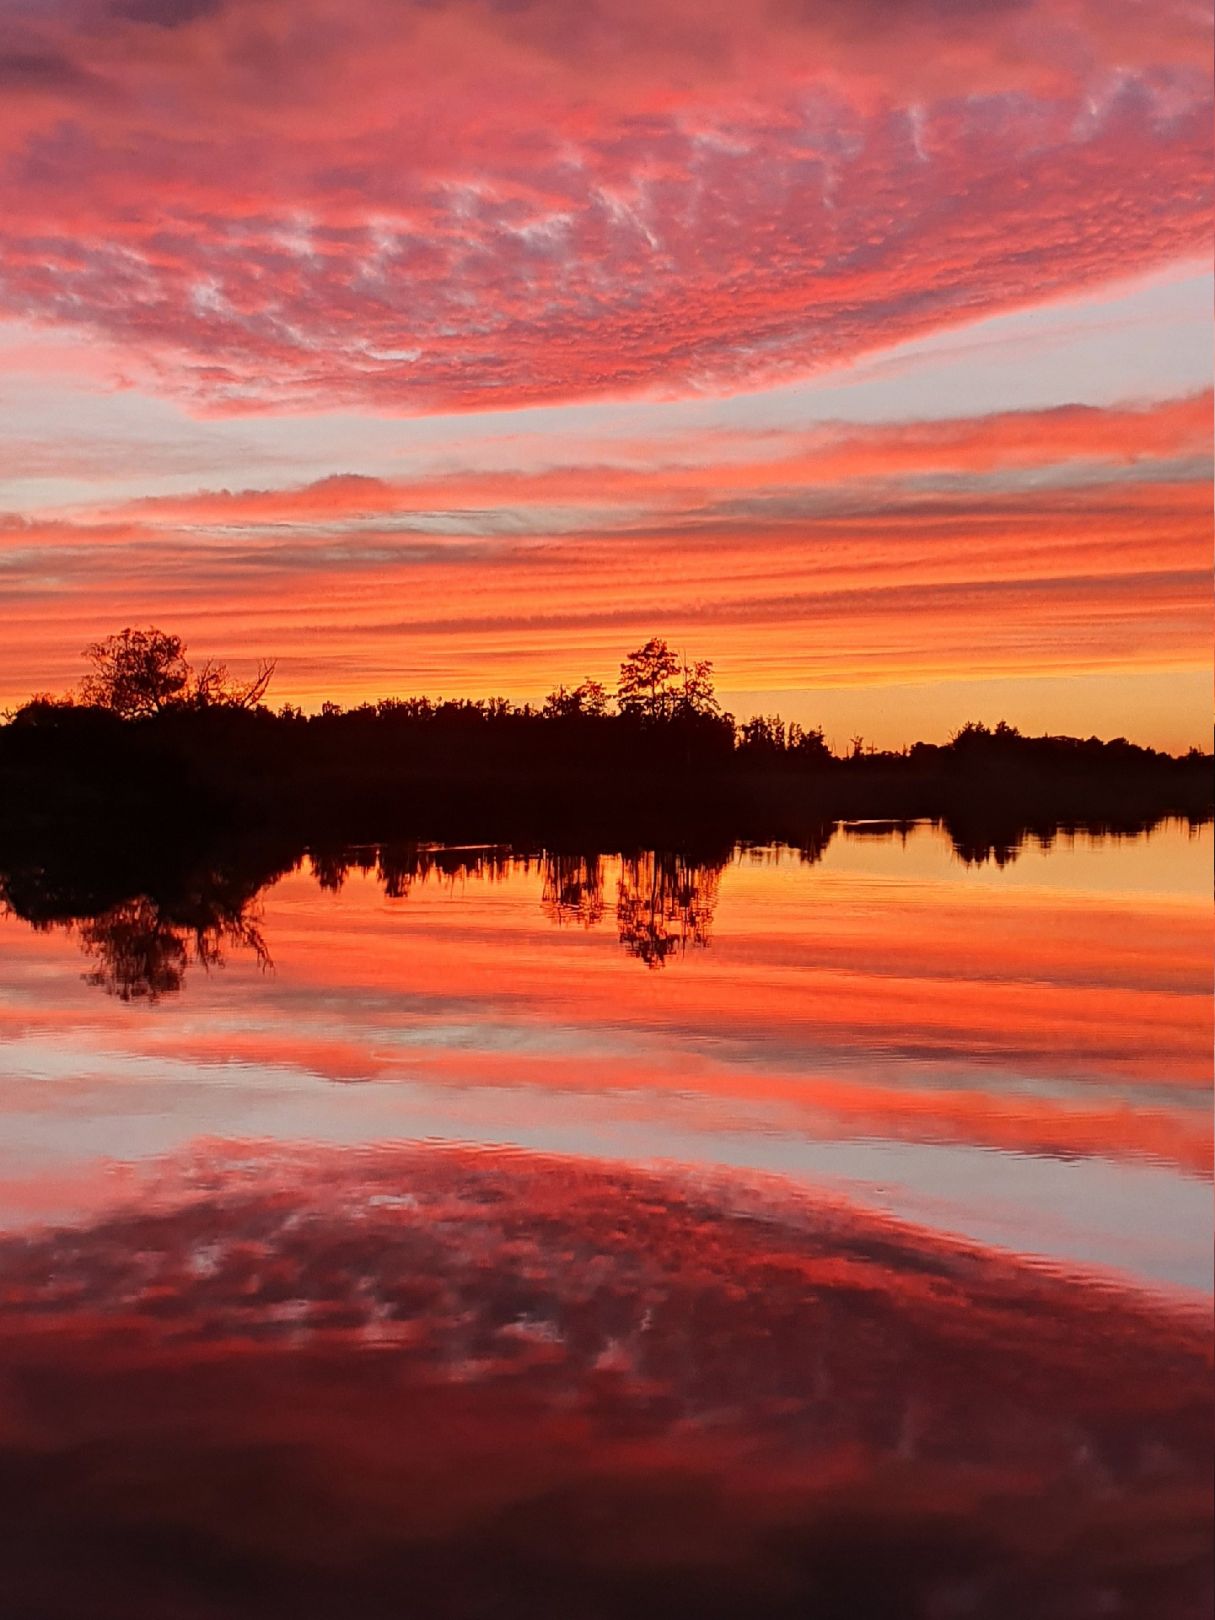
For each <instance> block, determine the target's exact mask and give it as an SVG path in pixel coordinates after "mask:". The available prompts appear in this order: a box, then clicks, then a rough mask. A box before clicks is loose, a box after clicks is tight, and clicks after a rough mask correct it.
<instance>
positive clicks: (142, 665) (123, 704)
mask: <svg viewBox="0 0 1215 1620" xmlns="http://www.w3.org/2000/svg"><path fill="white" fill-rule="evenodd" d="M185 652H186V648H185V643H184V642H183V641H182V639H181V637H180V636H172V635H168V634H167V633H166V632H165V631H163V630H156V629H148V630H132V629H131V628H130V627H128V628H127V629H125V630H120V631H119V632H118V634H117V635H113V636H107V637H106V638H105V640H104V641H94V642H91V643H90V644H89V646H87V647H86V648H85V649H84V656H85V657H86V658H87V659H88V660H89V661H90V662H91V663H92V665H93V673H92V674H91V675H86V676H85V678H84V682H83V684H82V687H81V693H82V696H83V697H84V700H85V702H86V703H91V704H94V705H95V706H96V707H97V708H99V709H110V710H112V712H113V713H114V714H117V715H120V716H121V717H122V719H124V720H134V719H138V718H139V717H141V716H144V715H151V714H160V713H161V711H162V710H163V709H165V708H166V707H167V706H168V705H169V704H170V703H171V702H172V701H173V700H174V699H175V698H179V697H181V695H182V693H183V692H184V691H185V690H186V687H187V685H188V683H189V680H190V666H189V664H187V663H186V657H185Z"/></svg>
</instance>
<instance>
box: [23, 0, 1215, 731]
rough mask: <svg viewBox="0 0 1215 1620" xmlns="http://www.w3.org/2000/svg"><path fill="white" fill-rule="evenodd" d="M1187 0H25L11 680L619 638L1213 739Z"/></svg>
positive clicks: (1208, 412)
mask: <svg viewBox="0 0 1215 1620" xmlns="http://www.w3.org/2000/svg"><path fill="white" fill-rule="evenodd" d="M1211 32H1212V31H1211V17H1210V9H1209V6H1208V5H1207V4H1205V3H1203V0H1154V3H1152V4H1150V5H1149V4H1147V3H1146V0H986V3H983V4H980V3H979V0H751V3H749V4H740V3H739V0H576V3H575V0H8V3H7V4H6V5H5V6H4V8H3V12H2V14H0V614H2V622H3V633H2V634H0V707H3V706H5V705H11V704H15V703H18V702H20V701H22V700H23V699H25V698H26V697H28V696H29V695H30V694H31V693H32V692H34V691H39V690H49V691H60V690H64V689H66V688H67V687H69V686H70V685H71V684H72V683H74V682H75V681H77V680H78V678H79V677H80V675H81V673H82V672H83V665H82V660H81V656H80V653H81V649H82V648H83V646H84V645H85V643H86V642H89V641H92V640H95V639H97V638H98V637H100V636H103V635H105V634H107V633H109V632H110V631H112V630H116V629H119V628H121V627H122V626H123V625H126V624H147V623H154V624H158V625H160V626H162V627H164V628H166V629H169V630H175V631H179V632H181V633H182V634H183V635H184V636H185V637H186V639H187V642H188V643H189V646H190V649H191V651H192V653H194V654H195V655H197V656H199V657H204V656H208V655H210V656H215V657H218V658H221V659H225V660H227V661H228V662H229V663H230V664H231V665H232V667H233V669H234V670H235V671H237V672H242V671H244V670H245V669H247V668H249V667H251V666H252V664H253V663H254V661H255V660H256V659H257V657H258V656H267V657H274V658H277V660H278V666H277V672H276V678H275V683H274V686H273V688H272V693H271V696H272V698H273V700H274V701H276V702H282V701H285V700H290V701H292V702H300V703H302V704H303V705H304V706H305V707H316V706H318V705H319V703H320V702H321V700H322V699H323V698H327V697H329V698H337V699H339V700H341V701H343V702H348V703H349V702H355V701H358V700H360V699H362V698H368V697H370V698H374V697H380V696H387V695H390V694H394V693H408V692H418V691H427V692H430V693H442V694H444V695H449V696H457V695H461V696H462V695H486V694H489V693H501V694H503V695H506V696H508V697H511V698H514V699H516V700H523V699H526V698H531V699H535V698H538V697H542V696H543V694H544V693H545V692H546V691H548V690H549V689H550V688H552V687H553V686H555V685H556V684H557V683H558V682H560V681H563V680H565V681H569V680H578V679H580V678H581V677H582V676H583V675H585V674H591V675H595V676H597V677H599V678H602V679H605V680H607V681H608V682H609V683H610V682H611V681H612V680H613V679H614V676H615V671H616V668H617V665H618V664H619V662H620V659H621V657H622V655H623V654H624V653H626V652H627V651H629V650H630V649H631V648H632V647H634V646H636V645H637V644H638V643H639V642H641V641H644V640H645V639H646V638H647V637H648V636H650V635H652V634H659V635H665V636H667V637H668V638H669V639H671V640H672V641H673V642H674V643H676V644H677V645H679V646H681V647H685V648H686V649H687V650H688V652H689V653H691V654H693V655H696V656H707V657H711V658H712V659H714V660H715V663H716V670H717V679H718V685H719V689H720V692H721V695H722V697H723V698H724V700H725V701H726V703H727V705H728V706H729V707H730V708H731V709H733V710H734V712H736V713H737V714H739V715H740V717H742V716H745V715H747V714H749V713H751V712H753V711H755V710H758V709H763V710H770V709H773V708H778V709H780V710H781V711H783V712H784V713H785V714H786V715H788V716H790V717H795V718H798V719H801V720H803V721H809V722H811V723H815V722H821V723H822V724H823V725H824V726H825V727H826V730H827V734H828V737H829V738H830V739H831V740H833V741H835V742H836V743H837V744H839V745H841V746H842V745H844V744H845V743H846V742H847V739H848V737H849V736H850V735H852V734H853V733H858V732H859V733H862V734H863V735H864V736H865V737H867V738H869V739H872V740H873V741H876V742H877V743H879V744H884V745H888V744H898V743H901V742H903V741H906V740H909V739H910V738H913V737H915V736H924V737H933V738H939V737H944V736H945V735H947V734H948V732H949V731H950V730H951V729H953V728H954V727H956V726H957V725H959V724H961V723H962V722H963V721H964V720H966V719H968V718H983V719H986V720H988V721H994V720H996V719H998V718H1000V717H1002V716H1003V717H1007V718H1008V719H1009V720H1012V721H1014V722H1015V723H1018V724H1020V725H1022V726H1023V727H1025V728H1027V729H1033V730H1050V731H1068V732H1079V733H1083V734H1087V733H1089V732H1093V731H1096V732H1099V733H1101V734H1104V735H1116V734H1124V735H1127V736H1130V737H1132V738H1134V739H1135V740H1137V741H1141V742H1146V743H1152V744H1155V745H1157V746H1163V747H1168V748H1171V749H1177V748H1184V747H1187V746H1189V745H1190V744H1192V743H1199V742H1200V743H1202V744H1203V745H1204V746H1206V743H1207V734H1208V727H1209V709H1210V661H1209V650H1208V649H1209V620H1210V579H1209V573H1210V542H1211V489H1210V477H1211V427H1212V395H1211V387H1210V364H1211V339H1212V328H1211V293H1212V289H1211V276H1210V238H1211V228H1212V203H1211V156H1212V152H1211V133H1210V130H1211V90H1210V53H1211V44H1212V37H1211Z"/></svg>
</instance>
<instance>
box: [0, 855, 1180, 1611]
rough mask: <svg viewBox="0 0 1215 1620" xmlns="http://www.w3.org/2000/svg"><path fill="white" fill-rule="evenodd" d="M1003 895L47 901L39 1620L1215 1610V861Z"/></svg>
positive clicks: (26, 1436) (22, 1142)
mask: <svg viewBox="0 0 1215 1620" xmlns="http://www.w3.org/2000/svg"><path fill="white" fill-rule="evenodd" d="M971 853H972V854H982V853H983V852H982V851H981V850H980V851H972V852H971ZM1000 853H1001V861H997V860H994V859H987V860H971V861H966V860H963V859H961V858H960V857H959V854H958V851H957V850H956V849H955V848H954V847H952V846H951V844H950V843H949V841H948V840H947V839H945V837H944V836H943V835H942V834H941V833H940V832H939V831H937V830H936V829H934V828H931V827H927V826H925V827H916V828H912V829H909V830H908V829H902V830H898V831H892V830H890V829H884V828H881V827H875V826H867V827H852V828H841V829H838V830H837V831H836V832H835V833H834V834H833V835H832V836H830V837H829V838H826V837H820V838H818V839H817V840H816V842H815V843H814V845H812V846H810V847H807V848H806V849H804V850H801V851H797V850H790V849H785V848H781V849H765V850H739V851H734V852H733V853H731V852H724V853H720V854H718V855H717V856H714V857H712V858H701V859H700V860H691V859H688V858H686V857H674V856H663V855H655V854H653V853H642V854H638V855H633V856H629V857H620V856H614V855H607V856H570V855H561V856H531V857H515V856H512V855H510V854H509V853H507V852H502V851H485V850H477V851H468V850H465V851H452V850H448V851H417V850H412V851H406V850H384V851H375V850H368V851H347V852H328V853H327V854H325V855H320V854H318V855H317V856H316V857H315V858H314V859H313V860H312V861H305V862H304V863H303V864H302V865H300V866H299V867H298V868H297V869H295V870H293V871H290V872H288V873H286V874H285V875H283V876H281V877H280V878H278V879H277V880H276V881H275V882H274V883H272V884H271V885H270V886H269V887H268V888H266V889H264V890H263V891H261V892H257V885H256V882H252V883H250V882H249V881H242V880H241V879H240V878H239V876H234V875H233V874H232V873H230V872H228V873H216V872H208V873H199V874H194V875H192V876H190V877H189V879H188V880H183V881H181V882H179V883H178V884H177V885H176V887H175V889H174V891H173V893H172V895H171V896H169V895H167V894H166V893H152V894H130V895H126V896H123V897H121V898H118V899H115V897H114V896H113V895H107V896H106V897H105V901H104V903H101V902H100V901H99V902H98V903H97V904H96V905H94V906H92V907H91V908H86V907H84V906H78V907H77V909H78V911H79V915H77V916H75V918H74V920H72V921H70V922H69V921H66V920H65V914H66V913H68V912H71V911H72V909H73V908H72V905H71V904H70V903H68V902H67V901H65V899H64V895H63V893H62V890H61V889H56V888H55V886H54V885H53V884H52V883H50V881H49V880H48V879H47V878H46V875H45V874H41V875H40V874H37V873H34V874H31V873H29V872H25V873H23V874H21V875H20V876H19V877H18V876H14V875H12V874H10V875H9V876H8V878H7V879H6V880H5V887H6V892H7V893H8V895H9V900H10V905H11V907H12V908H13V909H12V910H10V913H9V915H7V916H6V917H4V918H3V919H2V920H0V1033H2V1035H3V1046H2V1047H0V1215H2V1220H0V1572H2V1574H0V1581H2V1582H3V1586H4V1589H5V1592H6V1594H7V1595H5V1596H0V1612H3V1613H5V1614H10V1613H11V1614H13V1615H15V1616H22V1617H25V1616H29V1617H31V1620H38V1617H43V1616H45V1617H47V1620H51V1617H54V1620H67V1617H72V1620H75V1617H77V1616H81V1617H97V1620H101V1617H105V1620H109V1617H114V1620H119V1617H121V1620H142V1617H145V1616H146V1617H148V1620H178V1617H181V1620H194V1617H198V1620H213V1617H214V1620H219V1617H225V1620H226V1617H232V1620H245V1617H246V1616H247V1617H250V1620H252V1617H254V1616H259V1617H260V1616H268V1617H277V1616H279V1615H282V1616H284V1617H286V1616H291V1617H301V1620H311V1617H316V1620H328V1617H330V1616H333V1617H339V1616H351V1617H352V1620H353V1617H358V1620H377V1617H380V1616H385V1617H387V1616H414V1615H417V1616H432V1615H433V1616H437V1617H445V1616H452V1617H466V1616H467V1617H474V1616H475V1617H480V1616H504V1617H516V1616H518V1617H520V1620H522V1617H525V1616H528V1617H530V1616H562V1617H566V1616H568V1617H570V1620H580V1617H588V1620H589V1617H595V1620H598V1617H600V1616H604V1617H606V1616H626V1615H627V1616H632V1615H643V1616H644V1615H651V1614H652V1615H656V1616H657V1615H663V1616H666V1615H674V1616H684V1615H686V1616H688V1617H692V1616H697V1617H699V1616H707V1617H713V1616H723V1617H724V1616H740V1617H741V1616H765V1615H772V1616H779V1617H783V1616H786V1615H787V1616H799V1617H802V1616H805V1617H810V1616H816V1617H817V1616H827V1617H834V1616H840V1617H843V1616H857V1617H859V1620H865V1617H868V1616H882V1617H890V1620H896V1617H898V1620H902V1617H907V1620H920V1617H923V1620H954V1617H962V1616H980V1617H988V1616H992V1617H1001V1620H1002V1617H1005V1616H1007V1617H1008V1620H1035V1617H1038V1616H1042V1617H1056V1616H1057V1617H1059V1620H1086V1617H1089V1616H1092V1617H1094V1620H1096V1617H1104V1616H1131V1617H1143V1620H1172V1617H1174V1616H1176V1617H1178V1620H1181V1617H1185V1620H1189V1617H1191V1616H1192V1617H1195V1620H1197V1617H1199V1616H1205V1615H1207V1614H1208V1613H1209V1612H1210V1607H1211V1602H1212V1584H1211V1573H1210V1551H1209V1531H1210V1512H1211V1500H1210V1476H1211V1462H1212V1439H1211V1433H1212V1424H1211V1378H1210V1362H1211V1355H1210V1349H1211V1344H1210V1338H1211V1335H1210V1317H1209V1290H1210V1265H1211V1217H1210V1164H1211V1116H1210V1091H1209V1063H1210V1058H1209V1049H1210V1007H1209V940H1208V934H1209V923H1208V901H1207V894H1208V890H1209V873H1210V856H1211V840H1210V829H1209V828H1205V829H1202V830H1200V831H1198V832H1195V831H1193V830H1191V829H1189V828H1183V827H1181V826H1170V827H1166V828H1163V829H1158V830H1157V831H1156V832H1155V833H1154V834H1152V835H1151V836H1150V837H1147V838H1137V839H1123V840H1116V839H1093V838H1087V837H1083V836H1081V837H1077V838H1075V839H1069V838H1059V839H1056V840H1055V841H1054V843H1053V845H1052V846H1051V847H1043V845H1042V844H1040V843H1039V842H1037V841H1031V842H1030V843H1028V844H1027V845H1026V846H1024V847H1022V848H1021V849H1020V850H1019V851H1018V852H1016V855H1015V858H1014V859H1012V860H1009V859H1007V856H1008V854H1009V852H1008V851H1007V850H1004V851H1002V852H1000ZM19 912H24V914H25V915H20V914H18V913H19ZM56 918H58V919H59V920H53V919H56ZM31 919H33V920H32V921H31ZM34 922H38V924H39V926H34Z"/></svg>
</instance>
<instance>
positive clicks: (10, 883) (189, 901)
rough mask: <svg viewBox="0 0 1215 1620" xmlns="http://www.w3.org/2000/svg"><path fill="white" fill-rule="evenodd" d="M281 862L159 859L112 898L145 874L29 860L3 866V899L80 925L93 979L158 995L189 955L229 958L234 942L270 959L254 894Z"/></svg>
mask: <svg viewBox="0 0 1215 1620" xmlns="http://www.w3.org/2000/svg"><path fill="white" fill-rule="evenodd" d="M282 871H283V868H282V866H281V865H279V864H276V863H274V862H273V861H269V860H267V859H265V858H264V857H259V858H246V859H244V860H240V859H237V860H233V861H229V862H227V863H221V862H208V863H203V864H194V863H192V862H182V863H181V864H180V865H178V864H177V863H170V864H169V865H168V867H166V866H165V865H164V864H163V863H162V864H161V865H160V867H159V869H158V870H157V871H156V872H155V873H154V874H151V883H150V886H149V888H148V889H146V890H138V891H136V892H133V893H129V894H123V895H122V898H121V899H117V900H115V899H114V898H113V896H114V894H115V891H116V890H117V891H118V892H119V893H121V892H122V888H123V886H124V883H125V882H126V881H131V882H136V883H137V882H138V881H139V878H140V877H141V876H145V875H146V874H138V875H136V874H132V876H131V877H130V878H129V879H128V878H127V876H126V874H124V873H123V872H122V870H121V868H119V869H118V870H116V871H115V872H113V873H107V872H106V871H105V869H104V867H102V869H101V870H100V871H99V872H98V871H95V870H93V869H89V870H87V872H85V873H84V874H81V873H80V872H79V870H78V868H77V867H76V866H75V865H74V864H71V863H65V864H64V866H63V867H62V868H59V869H56V868H55V867H54V866H50V865H46V864H36V865H35V864H31V865H25V866H16V867H14V868H12V869H10V870H9V871H7V872H2V871H0V904H3V905H4V907H5V908H6V909H9V910H11V911H13V912H15V913H16V914H17V915H18V916H19V917H22V918H23V919H24V920H25V921H27V922H29V923H31V924H32V925H33V927H35V928H37V929H51V928H62V929H64V930H65V931H66V932H68V933H70V934H72V935H74V936H75V938H76V940H77V942H78V943H79V945H80V948H81V950H82V951H83V952H84V953H85V955H86V956H89V957H91V958H93V960H94V962H95V963H96V966H95V967H93V968H92V969H91V970H90V971H89V972H88V973H87V974H86V975H85V980H86V982H87V983H88V984H91V985H96V986H97V987H99V988H100V989H103V990H105V991H106V992H108V993H109V994H110V995H113V996H117V997H118V998H119V999H120V1000H121V1001H148V1002H152V1003H154V1002H157V1001H159V1000H160V999H161V997H162V996H166V995H173V994H176V993H177V992H178V991H179V990H180V989H181V988H182V985H183V983H184V981H185V977H186V971H187V969H188V968H189V967H190V966H191V965H194V966H197V967H201V968H203V969H204V970H210V969H212V968H220V967H223V966H224V963H225V961H226V960H227V954H228V952H230V951H239V952H243V953H246V954H248V955H250V956H252V957H253V958H254V959H255V960H256V961H257V962H258V963H259V964H260V965H261V966H263V967H269V966H270V965H271V958H270V952H269V950H268V948H267V945H266V941H265V939H264V937H263V934H262V927H261V913H260V909H259V906H258V895H259V894H260V893H261V891H262V890H263V889H264V888H265V887H266V885H267V884H268V883H269V882H272V881H273V880H274V879H275V878H276V877H279V876H281V875H282Z"/></svg>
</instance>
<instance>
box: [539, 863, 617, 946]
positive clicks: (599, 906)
mask: <svg viewBox="0 0 1215 1620" xmlns="http://www.w3.org/2000/svg"><path fill="white" fill-rule="evenodd" d="M540 906H541V910H542V911H543V912H544V915H545V916H546V917H547V918H548V920H549V921H550V922H552V923H556V924H557V926H558V927H561V926H562V925H563V924H565V923H580V924H581V925H582V927H583V928H594V927H595V925H596V924H597V923H599V922H602V920H603V912H604V901H603V857H602V856H600V855H558V854H549V855H546V856H545V857H544V893H543V897H542V899H541V901H540Z"/></svg>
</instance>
